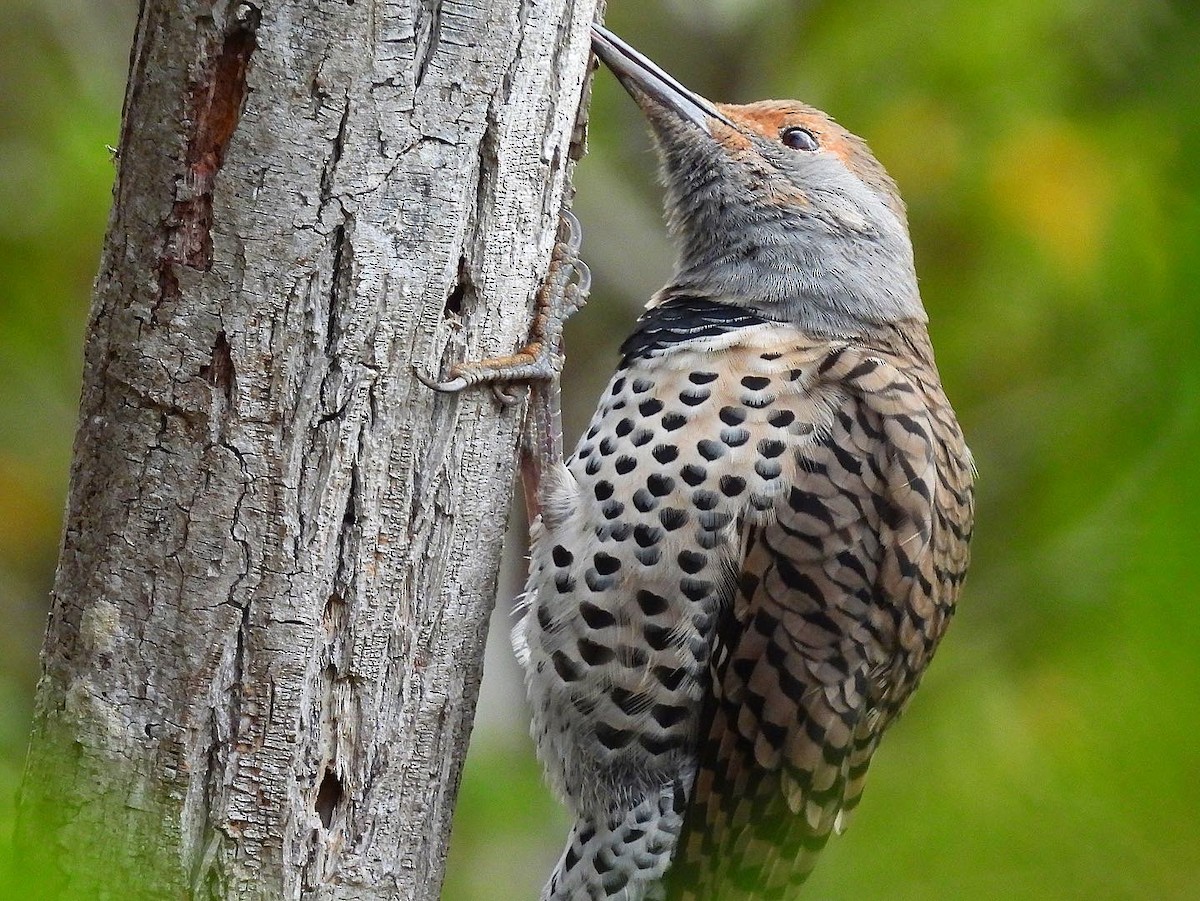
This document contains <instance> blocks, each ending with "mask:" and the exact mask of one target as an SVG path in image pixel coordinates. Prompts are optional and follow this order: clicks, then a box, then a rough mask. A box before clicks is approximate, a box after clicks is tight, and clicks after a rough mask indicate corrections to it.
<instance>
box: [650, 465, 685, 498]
mask: <svg viewBox="0 0 1200 901" xmlns="http://www.w3.org/2000/svg"><path fill="white" fill-rule="evenodd" d="M684 469H685V470H686V469H687V467H686V466H685V467H684ZM646 487H647V488H649V489H650V493H651V494H653V495H654V496H655V497H666V496H667V495H668V494H670V493H671V492H672V491H674V490H675V480H674V479H673V478H671V477H670V476H667V475H663V474H662V473H657V472H656V473H654V474H653V475H651V476H649V477H647V479H646Z"/></svg>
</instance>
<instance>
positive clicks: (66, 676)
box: [17, 0, 594, 899]
mask: <svg viewBox="0 0 1200 901" xmlns="http://www.w3.org/2000/svg"><path fill="white" fill-rule="evenodd" d="M593 6H594V0H582V2H578V3H576V2H573V0H536V2H535V0H491V2H489V3H484V4H479V5H474V6H473V5H468V4H460V3H455V2H450V0H408V2H404V3H392V2H375V0H358V2H355V0H344V2H319V0H262V2H261V3H260V5H257V6H256V5H253V4H251V3H248V2H237V0H233V2H228V0H218V2H216V3H212V2H204V0H144V2H143V4H142V9H141V13H140V19H139V23H138V29H137V36H136V39H135V43H134V47H133V53H132V62H131V70H130V78H129V87H128V92H127V96H126V105H125V112H124V122H123V130H122V135H121V142H120V164H119V174H118V177H117V183H116V188H115V191H114V206H113V212H112V217H111V220H110V224H109V231H108V236H107V239H106V242H105V247H104V252H103V257H102V260H101V265H100V272H99V276H98V278H97V281H96V287H95V295H94V299H93V306H92V312H91V321H90V324H89V333H88V339H87V350H86V360H85V365H84V377H83V394H82V400H81V412H80V420H79V430H78V435H77V438H76V442H75V456H74V464H73V467H72V474H71V491H70V498H69V503H68V509H67V513H66V526H65V531H64V537H63V546H62V556H61V560H60V564H59V569H58V574H57V578H56V582H55V587H54V593H53V609H52V612H51V615H50V622H49V627H48V631H47V635H46V641H45V646H44V649H43V658H42V660H43V675H42V679H41V682H40V684H39V687H38V694H37V711H36V717H35V722H34V731H33V738H32V745H31V750H30V757H29V764H28V769H27V773H26V779H25V783H24V788H23V793H22V800H21V820H20V823H19V825H18V836H17V849H18V855H19V859H20V860H21V864H20V866H21V867H22V868H24V869H26V870H27V871H29V872H33V873H36V874H37V883H38V886H39V889H40V891H39V897H50V896H53V895H58V896H62V895H72V896H82V897H97V896H110V897H120V898H135V897H146V898H156V899H157V898H182V897H190V898H196V897H199V898H355V899H382V898H435V897H437V894H438V888H439V886H440V884H441V877H442V869H443V864H444V860H445V851H446V845H447V842H448V838H449V828H450V820H451V813H452V808H453V802H454V797H455V793H456V790H457V786H458V780H459V773H460V769H461V766H462V760H463V756H464V754H465V749H466V743H467V737H468V734H469V731H470V722H471V717H472V715H473V712H474V704H475V697H476V692H477V689H478V685H479V680H480V675H481V661H482V654H483V643H484V638H485V635H486V630H487V619H488V613H489V611H490V609H491V606H492V602H493V590H494V585H495V580H496V575H497V567H498V561H499V554H500V545H501V539H502V537H503V532H504V527H505V516H506V512H507V510H508V507H509V500H510V496H511V491H512V482H513V478H514V465H513V460H514V450H515V445H516V434H517V428H518V420H519V415H520V410H519V409H518V408H508V409H506V408H503V407H501V406H499V405H498V404H497V403H496V401H495V400H494V399H493V397H492V395H491V393H490V392H487V391H480V392H472V393H467V394H464V395H462V396H460V397H444V396H439V395H435V394H433V393H432V392H430V391H429V390H427V389H426V388H424V387H423V386H422V385H421V384H420V383H419V382H418V381H417V380H416V379H415V378H414V376H413V369H414V367H416V368H419V369H422V370H424V371H426V372H429V373H432V374H438V373H440V372H443V371H444V370H445V368H446V367H447V366H448V365H449V364H450V363H452V362H454V361H456V360H460V359H464V358H470V357H477V356H483V355H489V354H496V353H504V352H509V351H511V350H512V349H513V348H514V347H515V346H518V345H520V344H521V343H522V341H523V339H524V337H525V334H526V331H527V328H528V323H529V317H528V310H529V306H530V302H531V299H532V297H533V294H534V292H535V290H536V287H537V285H538V283H539V281H540V279H541V276H542V275H543V274H544V271H545V268H546V264H547V262H548V259H549V253H550V249H551V246H552V242H553V237H554V232H555V229H556V226H557V220H558V212H559V209H560V207H561V206H562V203H563V199H564V186H565V184H566V180H567V176H568V171H567V170H568V168H569V165H570V163H569V160H570V157H571V155H572V154H571V151H572V148H573V144H572V139H573V131H574V126H575V124H576V123H575V119H576V110H577V108H578V106H579V102H580V96H581V87H582V84H583V81H584V69H585V64H586V63H585V61H586V58H587V48H588V44H589V34H588V23H589V22H590V20H591V18H592V13H593Z"/></svg>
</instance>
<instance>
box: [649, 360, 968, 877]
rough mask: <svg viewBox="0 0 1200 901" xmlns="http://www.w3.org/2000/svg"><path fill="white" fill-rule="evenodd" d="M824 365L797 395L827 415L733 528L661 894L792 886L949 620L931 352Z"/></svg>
mask: <svg viewBox="0 0 1200 901" xmlns="http://www.w3.org/2000/svg"><path fill="white" fill-rule="evenodd" d="M819 376H820V377H819V379H818V380H817V383H816V384H810V391H811V394H810V395H809V396H808V397H807V398H798V399H797V403H803V404H805V405H811V404H812V401H813V398H814V397H819V398H823V399H824V400H825V401H826V402H827V403H828V404H829V406H830V409H831V410H832V416H831V419H830V422H829V424H828V427H827V428H824V429H821V430H819V432H818V433H817V435H816V436H815V437H814V438H813V439H812V440H810V441H808V442H806V443H803V444H798V445H797V447H796V448H795V453H796V455H797V463H798V466H797V467H796V475H795V477H794V483H793V484H792V485H791V486H790V488H789V489H788V490H787V491H786V492H784V493H783V494H782V495H781V496H780V498H779V500H778V502H777V504H776V506H775V508H774V511H773V514H774V515H773V516H772V517H771V518H769V519H767V520H766V521H765V522H764V521H757V522H755V523H750V522H747V523H746V524H745V525H744V527H743V548H744V551H743V554H742V558H741V567H740V579H739V582H738V588H737V591H736V593H735V598H734V602H733V605H732V606H731V608H730V609H729V610H728V611H727V613H726V615H725V617H724V619H723V621H722V622H721V624H720V626H719V632H718V637H717V644H716V647H715V649H714V653H713V672H712V678H713V690H712V692H711V698H710V701H709V705H708V709H707V711H706V715H705V719H706V721H707V729H706V737H705V738H702V740H701V747H700V754H699V769H698V774H697V778H696V782H695V786H694V790H693V795H692V799H691V803H690V807H689V809H688V812H687V814H686V819H685V825H684V832H683V836H682V837H681V839H680V845H679V852H678V854H677V856H676V859H675V861H674V863H673V865H672V869H671V873H670V880H669V881H670V889H669V892H668V896H669V897H671V898H679V899H684V898H688V899H693V898H694V899H699V898H704V899H721V901H726V899H728V901H732V899H750V898H755V899H761V898H789V897H792V896H793V895H794V894H795V892H796V890H797V888H798V886H799V885H800V883H802V882H803V880H804V879H805V878H806V877H807V875H808V874H809V872H811V870H812V867H813V864H814V863H815V859H816V855H817V853H818V852H819V851H820V850H821V848H822V847H823V846H824V844H825V842H826V841H827V839H828V837H829V835H830V833H831V832H832V831H834V829H835V828H836V827H837V826H838V823H839V817H841V816H842V815H843V811H844V810H848V808H849V807H850V806H852V805H853V803H855V802H856V801H857V797H858V793H859V792H861V784H862V777H863V776H864V775H865V772H866V768H867V765H868V764H869V761H870V756H871V754H872V753H873V751H874V749H875V747H876V745H877V743H878V740H879V738H880V736H881V735H882V733H883V731H884V729H885V728H886V727H887V725H888V724H889V723H890V722H891V721H892V720H893V719H894V717H895V715H896V714H897V713H898V712H899V710H900V708H901V707H902V705H903V703H904V701H905V700H906V698H907V697H908V695H909V694H910V693H911V691H912V689H913V688H914V687H915V686H916V683H917V681H918V679H919V678H920V675H921V672H922V671H923V670H924V668H925V666H926V665H927V664H928V661H929V658H930V656H931V655H932V652H933V649H934V647H935V646H936V643H937V640H938V638H939V637H940V636H941V633H942V631H943V630H944V628H945V625H946V623H947V621H948V618H949V615H950V611H951V609H952V606H953V603H954V600H955V597H956V595H957V588H958V582H957V581H955V580H954V579H953V578H949V579H947V578H943V577H942V575H940V574H939V571H940V570H941V569H942V568H944V565H949V566H950V567H951V568H957V569H959V570H961V569H962V568H963V567H965V561H963V560H961V559H959V556H960V555H959V551H960V549H965V538H964V539H961V540H959V539H955V540H953V541H950V542H949V545H952V546H953V547H952V549H951V550H949V551H948V550H947V546H948V545H947V542H946V541H945V539H944V538H943V537H942V536H941V535H939V534H937V533H938V532H940V531H942V530H943V527H942V526H940V525H939V521H940V520H942V519H946V518H947V516H949V518H950V519H952V520H953V521H954V522H956V523H959V524H960V531H962V533H963V534H964V535H967V534H969V525H968V526H967V527H966V528H965V529H962V528H961V523H962V521H963V516H964V511H962V510H958V511H953V512H952V513H950V514H947V512H946V511H945V510H943V509H941V508H942V507H943V506H945V505H946V504H952V503H957V502H956V501H954V500H953V499H952V496H951V495H950V494H948V493H947V492H946V491H945V490H944V488H943V487H942V485H943V483H944V482H946V481H947V478H946V476H944V475H943V474H942V473H941V472H940V469H941V468H942V467H944V466H947V465H949V464H948V463H947V462H946V453H947V448H950V447H952V446H955V447H957V448H959V449H960V453H959V457H960V458H961V457H962V456H964V455H965V449H962V448H961V435H959V434H958V431H957V424H956V423H954V420H953V414H952V413H951V412H950V411H949V407H948V405H946V403H945V399H944V397H943V395H942V393H941V390H940V387H938V385H937V376H936V371H935V370H934V369H933V365H932V362H931V360H930V359H929V358H927V357H918V358H916V359H915V360H914V359H913V358H912V357H911V356H909V355H908V354H896V355H893V354H890V353H887V352H881V351H879V350H867V349H860V348H855V347H853V346H851V347H839V348H834V349H831V350H830V352H829V353H828V354H827V355H826V357H825V358H824V360H823V361H822V362H821V364H820V367H819ZM809 408H810V409H811V406H810V407H809ZM960 462H961V460H960ZM956 478H957V477H955V479H956ZM955 479H950V481H955ZM968 479H969V473H968ZM967 494H968V495H969V491H968V492H967ZM965 516H966V519H967V522H969V516H970V511H969V497H968V500H967V509H966V510H965ZM960 545H962V546H963V548H960ZM956 555H959V556H956ZM939 556H940V557H944V558H946V559H945V560H938V559H936V558H938V557H939ZM950 557H954V558H955V559H954V560H952V561H951V560H949V558H950ZM959 581H960V580H959Z"/></svg>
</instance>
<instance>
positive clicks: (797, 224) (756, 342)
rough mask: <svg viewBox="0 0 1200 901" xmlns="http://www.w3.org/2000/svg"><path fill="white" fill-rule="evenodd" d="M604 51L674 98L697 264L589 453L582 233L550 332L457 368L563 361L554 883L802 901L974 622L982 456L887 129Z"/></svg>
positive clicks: (630, 367) (675, 224) (649, 100)
mask: <svg viewBox="0 0 1200 901" xmlns="http://www.w3.org/2000/svg"><path fill="white" fill-rule="evenodd" d="M593 48H594V51H595V53H596V55H597V56H598V57H599V58H600V59H601V60H602V61H603V62H604V63H606V64H607V66H608V67H609V68H610V69H611V70H612V71H613V73H614V74H615V75H616V76H617V78H618V79H619V80H620V82H621V83H622V85H624V87H625V88H626V89H627V90H628V92H629V93H630V94H631V95H632V96H633V98H634V100H635V101H636V102H637V103H638V105H639V106H640V107H641V109H642V112H643V113H644V114H645V116H646V118H647V119H648V120H649V124H650V127H651V131H652V133H653V137H654V140H655V143H656V145H657V148H658V151H659V155H660V159H661V164H662V180H663V182H664V184H665V186H666V218H667V223H668V227H669V230H670V232H671V233H672V235H673V236H674V237H675V239H676V241H677V243H678V246H679V260H678V264H677V267H676V271H675V274H674V275H673V276H672V278H671V280H670V281H669V282H668V283H667V285H666V287H664V288H663V289H662V290H661V291H659V292H658V293H657V294H656V295H655V296H654V298H653V299H652V300H651V301H650V303H649V304H648V307H647V310H646V312H645V313H644V314H643V315H642V316H641V318H640V319H639V320H638V322H637V325H636V326H635V328H634V330H633V333H632V334H631V335H630V337H629V338H628V339H627V340H626V341H625V343H624V345H623V347H622V349H621V354H622V357H621V361H620V365H619V367H618V368H617V371H616V374H615V375H614V376H613V378H612V381H611V382H610V383H609V386H608V388H607V390H606V391H605V393H604V395H603V397H602V398H601V400H600V404H599V408H598V409H597V411H596V413H595V415H594V417H593V419H592V422H591V426H590V428H589V429H588V430H587V433H586V434H585V435H584V436H583V437H582V438H581V439H580V441H579V444H578V446H577V447H576V449H575V452H574V454H573V455H572V456H571V457H570V458H569V459H567V460H565V461H564V460H562V458H561V451H560V448H561V441H560V439H559V434H558V429H559V426H558V417H557V406H556V405H557V393H556V376H557V361H556V358H555V356H554V354H555V353H556V347H557V339H558V335H559V334H560V326H561V320H562V316H563V315H565V314H566V313H569V312H570V311H571V310H572V309H573V308H574V307H575V306H577V305H578V303H579V302H580V298H581V295H582V292H583V291H584V290H586V285H585V284H583V285H581V284H580V281H583V282H586V269H583V268H581V267H579V265H578V264H575V263H574V262H573V261H572V259H571V257H572V256H573V252H574V250H575V249H576V248H577V246H578V235H577V233H576V234H575V235H574V237H573V240H570V241H568V242H567V243H566V244H564V245H562V246H560V248H559V251H558V253H557V255H556V259H555V263H554V265H553V267H552V273H551V276H550V278H549V280H548V282H547V288H546V290H545V291H544V292H543V295H542V309H541V311H540V319H539V323H540V326H541V329H540V334H539V336H538V339H539V340H538V341H537V342H535V343H534V344H533V345H531V346H530V348H527V349H526V351H525V352H524V354H523V355H521V356H519V357H517V358H508V359H506V360H500V361H485V362H483V363H477V364H464V365H463V366H460V367H459V368H458V370H457V371H456V372H455V373H454V375H455V378H454V379H452V380H451V381H449V382H446V383H443V384H442V385H441V386H440V387H441V388H443V389H444V390H459V389H461V388H463V387H465V386H466V385H468V384H474V383H478V382H482V381H492V382H505V381H512V380H522V379H526V380H537V379H539V378H541V379H549V382H545V383H542V384H540V385H538V384H535V385H534V389H533V391H532V392H531V397H530V401H529V404H530V408H529V409H530V413H529V417H530V418H529V424H530V434H529V444H528V448H529V452H530V463H531V465H530V467H529V469H528V472H529V473H530V474H531V476H532V478H531V481H532V486H531V494H532V501H533V507H534V510H535V511H536V512H537V517H536V519H535V521H534V523H533V526H532V536H533V547H532V555H531V560H532V562H531V574H530V577H529V583H528V591H527V594H526V597H525V602H524V603H525V606H524V610H523V614H522V616H521V619H520V621H519V623H518V624H517V626H516V629H515V630H514V643H515V646H516V648H517V654H518V657H519V658H520V660H521V663H522V664H523V666H524V667H525V671H526V676H527V685H528V691H529V698H530V702H531V706H532V710H533V725H532V731H533V735H534V738H535V740H536V742H537V747H538V753H539V756H540V758H541V760H542V762H543V764H544V766H545V768H546V771H547V775H548V778H549V781H550V783H551V785H552V786H553V787H554V789H555V790H556V791H557V792H558V794H559V795H560V796H561V797H562V798H563V799H564V800H565V801H566V803H567V804H568V805H569V806H570V808H571V809H572V811H573V813H574V814H575V816H576V818H577V821H576V824H575V826H574V828H573V829H572V830H571V834H570V836H569V838H568V842H567V847H566V850H565V851H564V853H563V855H562V858H561V859H560V861H559V863H558V866H557V868H556V869H555V871H554V873H553V875H552V876H551V878H550V881H549V883H548V885H547V886H546V889H545V892H544V894H543V898H545V899H575V898H622V899H642V898H648V899H660V898H673V899H674V898H678V899H685V898H686V899H721V901H725V899H730V901H732V899H751V898H773V899H778V898H791V897H793V896H795V894H796V893H797V890H798V887H799V886H800V884H801V883H802V882H803V881H804V879H805V878H806V877H807V876H808V874H809V872H810V871H811V869H812V867H813V864H814V861H815V858H816V855H817V853H818V852H819V851H820V849H821V848H822V847H823V846H824V845H825V842H826V840H827V839H828V837H829V835H830V834H831V833H832V832H835V831H840V830H841V829H842V828H843V827H844V825H845V822H846V819H847V817H848V815H849V814H850V813H851V811H852V810H853V809H854V808H855V806H856V805H857V804H858V801H859V798H860V795H861V792H862V789H863V780H864V777H865V775H866V771H867V767H868V765H869V763H870V760H871V756H872V755H873V754H874V752H875V749H876V747H877V746H878V744H879V741H880V738H881V737H882V735H883V733H884V732H885V731H886V729H887V728H888V726H889V725H890V724H891V723H892V722H893V721H894V720H895V719H896V717H897V716H898V715H899V713H900V711H901V710H902V709H903V707H904V705H905V703H906V702H907V700H908V698H909V696H910V695H911V693H912V691H913V689H914V688H915V687H916V685H917V683H918V681H919V680H920V678H921V675H922V673H923V672H924V670H925V668H926V666H927V665H928V664H929V661H930V658H931V657H932V655H933V652H934V649H935V648H936V647H937V644H938V641H939V640H940V639H941V637H942V634H943V632H944V631H945V628H946V626H947V624H948V622H949V620H950V616H951V614H952V612H953V609H954V604H955V600H956V598H957V596H958V593H959V588H960V586H961V584H962V580H963V576H964V573H965V571H966V567H967V561H968V543H969V540H970V535H971V528H972V517H973V512H972V497H973V493H972V481H973V465H972V462H971V457H970V454H969V452H968V450H967V448H966V445H965V444H964V442H963V437H962V433H961V431H960V429H959V426H958V423H957V421H956V419H955V415H954V412H953V410H952V409H951V407H950V404H949V402H948V401H947V400H946V396H945V394H944V393H943V391H942V386H941V381H940V378H939V376H938V372H937V368H936V366H935V364H934V358H933V350H932V348H931V346H930V342H929V336H928V334H927V331H926V315H925V311H924V309H923V307H922V304H921V300H920V297H919V294H918V291H917V280H916V274H915V272H914V268H913V258H912V248H911V244H910V241H909V236H908V228H907V223H906V216H905V210H904V205H903V203H902V202H901V200H900V197H899V195H898V193H897V189H896V186H895V184H894V183H893V181H892V180H891V178H890V177H889V176H888V175H887V173H886V172H885V171H884V169H883V167H882V166H881V165H880V164H879V163H878V162H876V160H875V159H874V157H873V156H872V155H871V153H870V151H869V150H868V149H867V146H866V145H865V144H864V143H863V142H862V141H861V140H860V139H859V138H857V137H855V136H854V135H852V134H850V133H849V132H848V131H846V130H845V129H844V128H842V127H841V126H839V125H838V124H836V123H835V122H834V121H833V120H832V119H830V118H829V117H828V116H826V115H825V114H824V113H822V112H820V111H818V110H816V109H813V108H812V107H809V106H806V105H804V104H802V103H797V102H793V101H765V102H761V103H752V104H748V105H745V106H735V105H724V104H713V103H710V102H709V101H707V100H705V99H704V98H702V97H700V96H699V95H697V94H695V93H693V92H692V91H689V90H687V89H686V88H684V87H683V86H682V85H680V84H679V83H678V82H677V81H676V80H675V79H673V78H672V77H671V76H669V75H667V74H666V73H665V72H663V71H662V70H661V69H659V68H658V67H657V66H656V65H654V64H653V63H652V62H650V61H649V60H648V59H646V58H645V57H644V56H642V55H641V54H639V53H638V52H636V51H635V50H633V49H632V48H631V47H629V46H628V45H627V44H625V43H624V42H623V41H621V40H620V39H619V38H617V37H616V36H615V35H613V34H611V33H610V32H608V31H606V30H604V29H602V28H599V27H597V28H595V29H594V30H593ZM573 231H574V230H573ZM575 273H579V275H578V276H576V275H575ZM564 307H565V309H564Z"/></svg>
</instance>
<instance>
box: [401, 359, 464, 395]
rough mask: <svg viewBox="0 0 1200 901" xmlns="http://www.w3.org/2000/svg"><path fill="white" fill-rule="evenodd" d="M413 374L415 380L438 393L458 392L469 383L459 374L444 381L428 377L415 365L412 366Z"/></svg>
mask: <svg viewBox="0 0 1200 901" xmlns="http://www.w3.org/2000/svg"><path fill="white" fill-rule="evenodd" d="M413 375H415V376H416V377H417V381H418V382H420V383H421V384H422V385H424V386H425V387H426V388H429V389H431V390H433V391H436V392H438V393H439V394H458V393H459V392H460V391H462V390H463V389H464V388H466V387H468V386H469V385H470V384H471V383H470V382H469V381H467V379H465V378H463V377H462V376H461V375H460V376H456V377H455V378H452V379H450V380H448V381H445V382H439V381H438V380H437V379H433V378H430V377H429V376H427V375H426V374H425V373H423V372H422V371H421V370H420V369H418V368H417V367H416V366H414V367H413Z"/></svg>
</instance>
